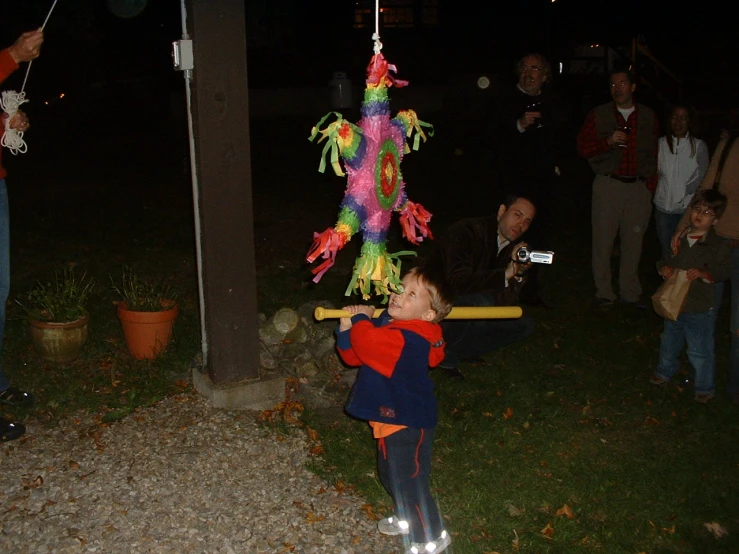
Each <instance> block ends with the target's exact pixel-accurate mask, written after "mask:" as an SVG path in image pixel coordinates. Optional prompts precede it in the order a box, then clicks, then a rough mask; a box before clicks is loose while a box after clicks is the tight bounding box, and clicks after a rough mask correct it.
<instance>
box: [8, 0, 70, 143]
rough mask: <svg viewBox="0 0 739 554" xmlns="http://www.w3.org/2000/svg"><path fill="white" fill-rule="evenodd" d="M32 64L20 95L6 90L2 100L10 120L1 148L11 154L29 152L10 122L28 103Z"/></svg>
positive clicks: (42, 27)
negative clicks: (27, 93) (28, 82)
mask: <svg viewBox="0 0 739 554" xmlns="http://www.w3.org/2000/svg"><path fill="white" fill-rule="evenodd" d="M57 1H58V0H54V3H53V4H52V5H51V9H50V10H49V13H48V14H46V19H45V20H44V24H43V25H42V26H41V30H42V31H43V30H44V27H46V23H47V22H48V21H49V17H50V16H51V12H52V11H54V6H56V3H57ZM32 63H33V60H29V62H28V67H27V68H26V76H25V77H24V78H23V86H22V87H21V91H20V92H19V93H18V92H15V91H14V90H4V91H3V95H2V98H0V108H2V110H3V111H4V112H5V113H6V114H8V118H7V119H6V120H5V133H4V134H3V138H2V140H1V141H0V147H2V146H4V147H5V148H7V149H8V150H10V153H11V154H19V153H20V154H25V153H26V151H27V150H28V146H26V143H25V141H24V140H23V131H19V130H17V129H11V128H10V120H11V119H13V116H14V115H15V114H16V112H17V111H18V109H19V108H20V107H21V105H23V104H25V103H26V102H28V99H27V98H26V93H25V88H26V81H27V80H28V73H29V72H30V71H31V64H32Z"/></svg>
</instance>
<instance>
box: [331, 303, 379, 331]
mask: <svg viewBox="0 0 739 554" xmlns="http://www.w3.org/2000/svg"><path fill="white" fill-rule="evenodd" d="M341 309H342V310H346V311H347V312H349V313H350V314H352V315H353V316H354V315H357V314H364V315H366V316H367V317H370V318H371V317H372V316H374V315H375V307H374V306H365V305H364V304H353V305H351V306H344V307H343V308H341ZM351 328H352V319H351V318H350V317H342V318H339V331H346V330H348V329H351Z"/></svg>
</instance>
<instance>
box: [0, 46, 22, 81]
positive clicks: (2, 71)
mask: <svg viewBox="0 0 739 554" xmlns="http://www.w3.org/2000/svg"><path fill="white" fill-rule="evenodd" d="M16 69H18V64H17V63H15V60H14V59H13V57H12V56H11V55H10V50H9V49H7V48H6V49H5V50H0V83H2V82H3V81H4V80H5V79H7V78H8V76H9V75H10V74H11V73H13V71H15V70H16Z"/></svg>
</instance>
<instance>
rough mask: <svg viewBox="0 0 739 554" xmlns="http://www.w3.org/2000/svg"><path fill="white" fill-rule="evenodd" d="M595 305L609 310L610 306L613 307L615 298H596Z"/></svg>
mask: <svg viewBox="0 0 739 554" xmlns="http://www.w3.org/2000/svg"><path fill="white" fill-rule="evenodd" d="M595 305H596V306H597V307H598V308H600V309H601V310H607V309H608V308H612V307H613V300H610V299H608V298H599V297H596V298H595Z"/></svg>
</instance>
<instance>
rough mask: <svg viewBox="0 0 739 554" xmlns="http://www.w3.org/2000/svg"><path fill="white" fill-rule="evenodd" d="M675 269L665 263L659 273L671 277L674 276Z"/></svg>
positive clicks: (667, 277)
mask: <svg viewBox="0 0 739 554" xmlns="http://www.w3.org/2000/svg"><path fill="white" fill-rule="evenodd" d="M673 271H675V270H674V269H673V267H672V266H670V265H664V266H662V267H661V268H660V270H659V274H660V275H662V278H663V279H669V278H670V277H672V272H673Z"/></svg>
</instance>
